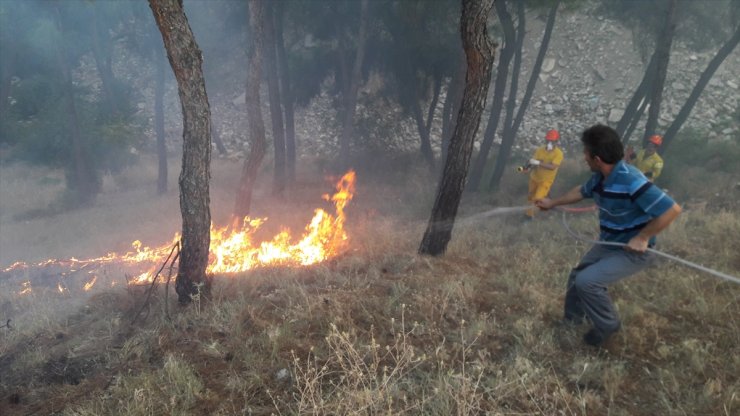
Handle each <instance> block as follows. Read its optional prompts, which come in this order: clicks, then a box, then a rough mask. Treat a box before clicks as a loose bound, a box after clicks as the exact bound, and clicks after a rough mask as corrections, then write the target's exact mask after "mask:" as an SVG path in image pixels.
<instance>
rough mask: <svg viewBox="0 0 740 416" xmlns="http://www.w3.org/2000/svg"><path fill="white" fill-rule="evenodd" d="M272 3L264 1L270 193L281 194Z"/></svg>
mask: <svg viewBox="0 0 740 416" xmlns="http://www.w3.org/2000/svg"><path fill="white" fill-rule="evenodd" d="M274 7H275V4H274V3H270V2H268V3H265V23H264V25H265V26H264V30H265V37H264V42H265V44H264V49H263V50H264V53H265V71H266V72H267V74H266V78H267V93H268V94H267V95H268V100H269V104H270V119H271V121H272V141H273V148H274V151H275V166H274V170H273V182H272V193H273V195H282V193H283V191H284V190H285V131H284V129H283V108H282V105H281V104H280V85H279V84H278V69H277V56H276V45H275V25H274V24H273V23H274V20H275V13H274Z"/></svg>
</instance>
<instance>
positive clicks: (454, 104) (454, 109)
mask: <svg viewBox="0 0 740 416" xmlns="http://www.w3.org/2000/svg"><path fill="white" fill-rule="evenodd" d="M459 63H460V65H459V66H458V68H457V70H455V72H454V73H453V75H452V79H451V80H450V83H449V85H447V96H446V97H445V103H444V107H442V144H441V147H442V149H441V150H442V155H441V157H440V159H441V160H442V161H445V160H447V149H448V148H449V147H450V140H451V139H452V134H453V132H454V131H455V123H456V122H457V115H458V113H459V112H460V103H461V102H462V96H463V90H464V89H465V71H467V67H466V63H465V54H464V53H461V54H460V59H459ZM441 166H444V164H441Z"/></svg>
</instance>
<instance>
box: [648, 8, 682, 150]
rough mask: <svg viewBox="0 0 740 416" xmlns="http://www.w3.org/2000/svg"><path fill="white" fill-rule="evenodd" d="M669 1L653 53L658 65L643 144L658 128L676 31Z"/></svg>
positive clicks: (673, 12) (674, 13)
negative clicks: (655, 55)
mask: <svg viewBox="0 0 740 416" xmlns="http://www.w3.org/2000/svg"><path fill="white" fill-rule="evenodd" d="M677 1H678V0H670V1H669V3H668V10H667V12H666V25H665V27H664V28H663V31H662V32H661V34H660V38H659V39H658V42H657V45H656V47H655V52H656V53H657V54H658V64H657V67H656V68H655V80H654V83H653V88H652V90H651V91H650V108H649V109H648V119H647V122H646V123H645V134H644V135H643V142H647V139H648V138H649V137H650V136H652V135H653V134H655V129H656V127H658V117H659V116H660V105H661V102H662V101H663V85H664V84H665V77H666V74H667V73H668V61H669V60H670V58H671V44H672V43H673V34H674V33H675V31H676V2H677Z"/></svg>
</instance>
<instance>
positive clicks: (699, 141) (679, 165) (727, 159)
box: [656, 129, 740, 206]
mask: <svg viewBox="0 0 740 416" xmlns="http://www.w3.org/2000/svg"><path fill="white" fill-rule="evenodd" d="M663 160H664V162H665V167H664V168H663V173H662V174H661V176H660V177H659V178H658V180H657V182H656V183H657V184H658V185H659V186H661V187H663V188H667V189H669V190H670V191H671V193H672V194H673V195H674V196H675V197H677V198H678V200H682V201H687V200H692V199H700V200H710V199H711V200H712V201H713V203H714V204H715V205H722V204H724V203H725V202H727V201H724V198H725V197H727V198H730V199H732V198H734V197H733V196H732V193H731V192H724V191H723V192H719V193H718V192H717V190H718V189H719V188H724V189H725V190H726V191H729V190H731V189H736V188H737V178H738V177H740V164H739V163H737V161H738V160H740V143H738V141H737V140H736V139H735V140H709V139H708V138H707V134H706V132H705V131H700V130H692V129H685V130H684V131H683V132H682V133H681V134H680V135H679V136H677V137H676V140H674V141H673V142H672V143H671V146H670V147H669V148H668V149H666V152H665V154H663ZM710 184H711V186H708V185H710ZM718 196H719V197H721V198H720V199H722V201H719V200H715V199H716V197H718ZM734 204H735V203H734V202H733V203H731V204H730V206H734Z"/></svg>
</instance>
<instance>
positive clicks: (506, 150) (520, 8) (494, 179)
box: [488, 1, 525, 191]
mask: <svg viewBox="0 0 740 416" xmlns="http://www.w3.org/2000/svg"><path fill="white" fill-rule="evenodd" d="M517 20H519V22H518V24H517V32H518V33H517V40H516V46H515V48H516V51H515V52H514V67H513V68H512V71H511V85H510V86H509V95H508V99H507V101H506V118H505V119H504V131H503V136H502V138H501V148H500V149H499V152H498V154H497V155H496V164H495V165H494V169H493V173H492V174H491V179H490V181H489V182H488V188H489V189H490V190H491V191H495V190H496V189H497V188H498V185H499V183H501V178H502V177H503V176H504V167H505V166H506V160H507V159H508V158H509V155H510V154H511V146H512V145H513V144H514V139H515V138H516V134H515V133H512V130H513V128H514V112H515V111H516V95H517V91H518V89H519V76H520V74H521V67H522V49H523V45H524V35H525V15H524V2H523V1H519V2H517Z"/></svg>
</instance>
